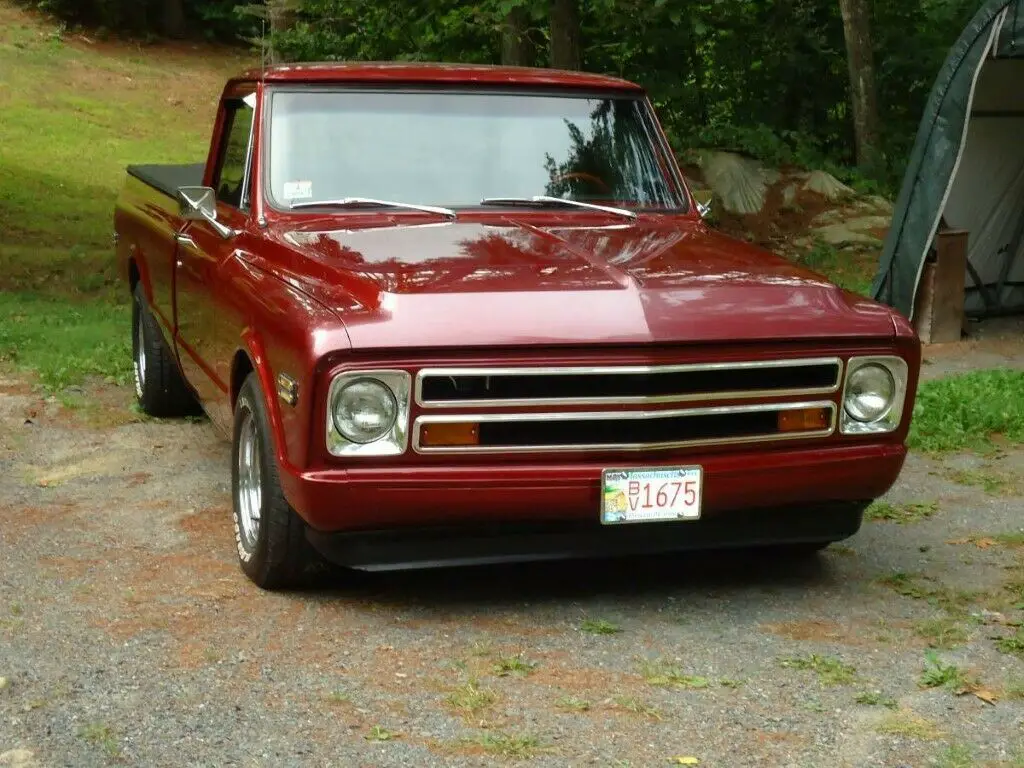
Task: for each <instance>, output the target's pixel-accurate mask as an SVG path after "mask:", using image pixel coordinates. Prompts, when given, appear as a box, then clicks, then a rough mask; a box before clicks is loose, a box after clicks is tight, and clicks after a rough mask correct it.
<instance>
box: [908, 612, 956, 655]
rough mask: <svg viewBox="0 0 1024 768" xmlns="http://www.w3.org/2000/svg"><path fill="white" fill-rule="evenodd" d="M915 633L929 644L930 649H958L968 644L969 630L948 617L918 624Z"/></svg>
mask: <svg viewBox="0 0 1024 768" xmlns="http://www.w3.org/2000/svg"><path fill="white" fill-rule="evenodd" d="M914 631H915V632H916V633H917V635H918V636H919V637H921V638H923V639H924V640H926V641H927V642H928V646H929V647H930V648H943V649H949V648H956V647H958V646H961V645H963V644H964V643H966V642H967V630H966V629H965V628H964V626H963V625H962V624H960V623H959V622H958V621H957V620H956V619H954V618H952V617H948V616H946V617H943V618H938V619H928V620H927V621H921V622H918V623H917V624H916V625H915V626H914Z"/></svg>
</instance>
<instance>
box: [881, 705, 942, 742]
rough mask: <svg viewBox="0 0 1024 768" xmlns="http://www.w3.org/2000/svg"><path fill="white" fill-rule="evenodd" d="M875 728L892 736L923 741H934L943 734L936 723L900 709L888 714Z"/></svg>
mask: <svg viewBox="0 0 1024 768" xmlns="http://www.w3.org/2000/svg"><path fill="white" fill-rule="evenodd" d="M875 730H876V731H877V732H878V733H882V734H887V735H890V736H903V737H905V738H908V739H921V740H923V741H934V740H935V739H938V738H941V736H942V731H940V730H939V729H938V727H937V726H936V725H935V723H933V722H931V721H930V720H926V719H925V718H923V717H921V716H920V715H917V714H915V713H913V712H910V711H907V710H898V711H896V712H892V713H891V714H889V715H886V717H885V718H884V719H883V720H882V721H881V722H880V723H879V724H878V725H877V726H876V728H875Z"/></svg>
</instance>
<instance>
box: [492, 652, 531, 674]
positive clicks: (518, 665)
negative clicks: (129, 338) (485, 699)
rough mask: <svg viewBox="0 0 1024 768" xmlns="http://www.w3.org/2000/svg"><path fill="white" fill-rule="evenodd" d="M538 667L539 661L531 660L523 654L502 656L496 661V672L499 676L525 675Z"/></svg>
mask: <svg viewBox="0 0 1024 768" xmlns="http://www.w3.org/2000/svg"><path fill="white" fill-rule="evenodd" d="M536 668H537V662H535V661H530V660H529V659H527V658H526V657H525V656H524V655H523V654H521V653H517V654H516V655H515V656H502V657H501V658H499V659H498V660H497V661H496V662H495V663H494V673H495V674H496V675H497V676H498V677H511V676H518V677H525V676H526V675H528V674H530V673H531V672H533V670H535V669H536Z"/></svg>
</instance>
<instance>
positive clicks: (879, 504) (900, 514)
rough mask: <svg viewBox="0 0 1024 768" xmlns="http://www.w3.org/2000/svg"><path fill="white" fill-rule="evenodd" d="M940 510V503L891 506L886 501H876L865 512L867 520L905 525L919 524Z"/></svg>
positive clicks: (923, 502) (924, 502)
mask: <svg viewBox="0 0 1024 768" xmlns="http://www.w3.org/2000/svg"><path fill="white" fill-rule="evenodd" d="M938 510H939V505H938V502H934V501H922V502H909V503H907V504H890V503H889V502H886V501H876V502H873V503H872V504H871V506H869V507H868V508H867V510H865V512H864V518H865V519H866V520H875V521H886V522H892V523H898V524H899V525H905V524H907V523H919V522H921V521H922V520H927V519H928V518H929V517H931V516H932V515H934V514H935V513H936V512H938Z"/></svg>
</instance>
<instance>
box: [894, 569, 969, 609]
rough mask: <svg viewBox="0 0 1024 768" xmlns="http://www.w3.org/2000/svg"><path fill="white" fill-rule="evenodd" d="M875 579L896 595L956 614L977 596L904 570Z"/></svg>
mask: <svg viewBox="0 0 1024 768" xmlns="http://www.w3.org/2000/svg"><path fill="white" fill-rule="evenodd" d="M875 581H876V583H878V584H881V585H883V586H886V587H889V588H890V589H891V590H893V591H894V592H896V594H898V595H903V596H904V597H910V598H913V599H914V600H927V601H928V602H929V603H931V604H932V605H934V606H936V607H938V608H942V609H943V610H945V611H948V612H950V613H952V614H956V615H961V614H963V613H965V611H966V607H967V606H968V605H970V604H971V603H972V602H973V601H974V600H976V599H977V597H978V595H977V593H975V592H970V591H967V590H955V589H950V588H948V587H946V586H943V585H942V584H936V585H935V586H931V584H934V583H935V582H933V581H932V580H931V579H928V578H927V577H924V576H921V575H920V574H915V573H906V572H904V571H893V572H892V573H889V574H886V575H884V576H879V577H878V578H877V579H876V580H875ZM922 581H928V582H930V584H928V585H925V584H922V583H921V582H922Z"/></svg>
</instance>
